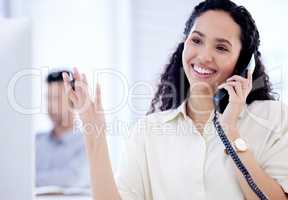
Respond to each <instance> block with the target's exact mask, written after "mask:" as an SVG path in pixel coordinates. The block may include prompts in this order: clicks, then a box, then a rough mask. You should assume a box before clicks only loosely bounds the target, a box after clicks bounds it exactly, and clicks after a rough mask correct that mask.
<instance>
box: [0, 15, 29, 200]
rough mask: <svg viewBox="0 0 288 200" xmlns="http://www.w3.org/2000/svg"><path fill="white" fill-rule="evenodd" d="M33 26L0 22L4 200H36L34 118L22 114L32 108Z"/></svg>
mask: <svg viewBox="0 0 288 200" xmlns="http://www.w3.org/2000/svg"><path fill="white" fill-rule="evenodd" d="M30 26H31V25H30V23H29V22H28V21H27V20H22V19H2V18H1V19H0V66H1V67H0V69H1V71H0V76H1V77H0V80H1V81H0V91H1V95H0V199H5V200H19V199H21V200H32V199H33V185H34V184H33V183H34V175H33V173H34V158H33V157H34V156H33V148H34V139H33V134H32V131H31V128H32V120H31V118H32V115H29V113H27V112H26V113H25V112H23V111H27V108H28V107H29V106H31V105H32V103H31V102H32V101H31V100H32V79H31V77H30V78H29V76H27V74H28V73H27V69H28V68H29V67H30V66H31V31H30V30H31V28H30ZM25 70H26V71H25ZM22 72H26V73H22ZM21 74H22V75H21ZM24 74H26V76H24ZM21 108H23V109H21ZM25 109H26V110H25Z"/></svg>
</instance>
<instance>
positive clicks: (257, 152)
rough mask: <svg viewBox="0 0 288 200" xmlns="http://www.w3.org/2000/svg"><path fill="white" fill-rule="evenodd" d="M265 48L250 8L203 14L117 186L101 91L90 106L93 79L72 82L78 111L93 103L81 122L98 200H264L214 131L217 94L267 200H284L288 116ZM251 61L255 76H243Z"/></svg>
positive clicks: (129, 150)
mask: <svg viewBox="0 0 288 200" xmlns="http://www.w3.org/2000/svg"><path fill="white" fill-rule="evenodd" d="M259 43H260V40H259V34H258V30H257V27H256V25H255V23H254V20H253V19H252V17H251V16H250V14H249V12H248V11H247V10H246V9H245V8H244V7H241V6H237V5H236V4H234V3H233V2H231V1H229V0H207V1H204V2H202V3H200V4H199V5H198V6H196V7H195V9H194V11H193V12H192V14H191V16H190V17H189V19H188V21H187V22H186V27H185V31H184V38H183V41H181V42H180V43H179V45H178V47H177V49H176V51H175V52H174V53H173V54H172V56H171V58H170V63H169V64H168V65H167V67H166V68H165V70H164V73H163V74H162V76H161V81H160V85H159V87H158V90H157V92H156V95H155V97H154V99H153V100H152V104H151V110H150V112H149V113H150V114H149V115H147V117H145V118H144V119H143V120H141V121H139V123H138V124H136V125H135V126H134V128H133V129H132V131H131V132H132V134H131V137H130V138H129V139H128V140H127V145H126V153H125V154H123V155H125V157H124V158H123V160H122V161H123V162H122V163H123V164H122V165H121V167H120V169H119V176H117V178H116V179H115V180H114V178H113V173H112V170H111V163H110V160H109V157H108V149H107V142H106V138H105V119H104V115H103V112H102V111H103V109H102V105H101V94H100V89H99V86H97V95H96V98H95V101H92V100H91V99H90V97H89V95H88V92H87V81H86V78H85V75H80V74H79V72H78V71H77V70H75V73H74V76H75V79H76V88H75V90H74V91H73V90H72V89H71V86H70V85H69V80H68V77H67V75H64V78H65V85H66V90H67V92H68V95H69V97H70V99H71V100H72V101H73V104H74V105H76V106H78V107H81V106H82V105H83V104H84V103H86V104H85V105H88V108H86V109H84V111H83V109H82V112H80V117H81V119H82V121H83V123H84V124H85V125H86V129H85V133H86V134H85V141H86V148H87V153H88V157H89V160H90V168H91V177H92V189H93V197H94V199H105V200H106V199H111V200H112V199H123V200H126V199H127V200H128V199H129V200H130V199H131V200H136V199H146V200H147V199H148V200H150V199H155V200H170V199H171V200H172V199H173V200H174V199H181V200H186V199H197V200H198V199H227V200H228V199H229V200H230V199H233V200H234V199H236V200H237V199H239V200H240V199H249V200H250V199H258V198H257V196H256V195H255V194H254V192H253V191H252V190H251V189H250V188H249V186H248V185H247V183H246V181H245V179H244V178H243V175H242V174H241V173H240V171H239V170H238V169H237V168H236V167H235V164H234V163H233V162H232V160H231V158H230V157H229V156H228V155H227V154H226V153H225V151H224V146H223V144H222V142H221V140H220V138H219V136H218V135H217V133H216V132H215V128H214V126H213V123H212V118H213V115H214V109H215V108H214V104H213V95H214V94H215V92H216V90H217V89H220V88H224V89H225V90H226V91H227V92H228V95H227V96H226V97H225V98H224V99H223V100H221V102H220V108H221V109H222V110H221V112H222V111H223V114H221V115H220V123H221V125H222V127H224V128H225V133H226V135H227V137H228V138H229V140H230V141H231V143H234V141H236V140H238V141H239V139H240V140H241V141H242V142H246V144H247V145H248V148H244V149H243V148H242V149H241V148H240V147H239V145H238V147H237V144H236V145H235V150H236V151H238V155H239V157H240V159H241V160H242V162H243V163H244V165H245V166H246V168H247V169H248V170H249V172H250V174H251V175H252V177H253V179H254V181H255V183H256V184H257V185H258V187H259V188H260V189H261V190H262V192H264V194H265V195H266V197H268V198H269V199H275V200H276V199H277V200H284V199H285V200H286V199H287V196H286V194H287V193H288V178H287V177H288V161H287V158H286V157H287V155H288V124H287V120H288V116H287V115H288V110H287V107H285V106H283V105H282V104H281V103H280V102H277V101H275V100H274V97H273V95H272V93H271V86H270V82H269V78H268V76H267V74H266V73H265V70H264V66H263V64H262V62H261V55H260V52H259V51H258V47H259ZM252 55H254V56H255V60H256V67H255V71H254V73H253V75H252V72H251V71H250V72H249V73H248V76H247V77H241V76H239V75H237V74H240V72H241V71H243V69H245V68H246V67H247V64H248V63H249V61H250V58H251V57H252ZM183 71H184V74H185V76H182V75H183V73H182V72H183ZM77 83H78V84H77ZM77 85H78V86H77ZM80 86H81V87H80ZM87 102H88V103H87ZM155 111H160V112H155ZM278 112H279V113H278ZM151 113H153V114H151ZM138 125H139V126H138Z"/></svg>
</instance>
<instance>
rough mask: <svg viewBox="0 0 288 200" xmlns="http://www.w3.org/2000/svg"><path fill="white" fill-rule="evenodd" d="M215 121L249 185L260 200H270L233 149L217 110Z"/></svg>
mask: <svg viewBox="0 0 288 200" xmlns="http://www.w3.org/2000/svg"><path fill="white" fill-rule="evenodd" d="M213 123H214V126H215V129H216V131H217V133H218V135H219V136H220V138H221V140H222V142H223V144H224V146H225V148H226V150H227V153H228V155H230V156H231V158H232V160H233V161H234V163H235V165H236V166H237V168H238V169H239V170H240V171H241V173H242V174H243V176H244V177H245V179H246V181H247V183H248V185H249V186H250V188H251V189H252V190H253V191H254V192H255V194H256V195H257V196H258V197H259V199H260V200H268V198H267V197H266V196H265V194H264V193H263V192H262V191H261V190H260V189H259V187H258V186H257V185H256V183H255V182H254V180H253V178H252V177H251V175H250V174H249V172H248V170H247V169H246V167H245V166H244V164H243V163H242V162H241V160H240V158H239V156H238V155H237V153H236V152H235V150H234V149H233V147H232V145H231V143H230V141H229V140H228V138H227V136H226V135H225V133H224V130H223V128H222V126H221V125H220V122H219V118H218V113H217V111H216V110H215V111H214V118H213Z"/></svg>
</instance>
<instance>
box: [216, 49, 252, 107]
mask: <svg viewBox="0 0 288 200" xmlns="http://www.w3.org/2000/svg"><path fill="white" fill-rule="evenodd" d="M255 66H256V61H255V56H254V54H252V57H251V59H250V62H249V64H248V65H247V67H246V68H245V69H244V70H243V71H242V72H240V74H239V75H240V76H242V77H245V78H247V75H248V71H250V73H251V74H253V72H254V70H255ZM213 102H214V106H215V109H216V110H217V111H219V112H220V113H223V112H224V110H225V108H226V106H227V105H228V103H229V95H228V92H227V90H226V89H224V88H221V89H219V90H217V91H216V93H215V95H214V96H213ZM220 102H222V103H221V104H220Z"/></svg>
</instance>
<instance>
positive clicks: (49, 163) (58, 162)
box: [36, 130, 89, 187]
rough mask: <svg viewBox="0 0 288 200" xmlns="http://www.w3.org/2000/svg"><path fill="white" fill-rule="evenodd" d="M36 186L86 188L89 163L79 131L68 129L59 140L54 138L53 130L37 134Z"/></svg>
mask: <svg viewBox="0 0 288 200" xmlns="http://www.w3.org/2000/svg"><path fill="white" fill-rule="evenodd" d="M36 185H37V186H38V187H39V186H48V185H54V186H61V187H87V186H89V172H88V161H87V159H86V155H85V148H84V141H83V138H82V135H81V133H80V132H79V131H78V132H73V131H72V130H71V131H69V133H66V134H64V135H63V136H62V137H61V138H60V139H58V138H55V137H53V134H52V131H50V132H48V133H43V134H37V136H36Z"/></svg>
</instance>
